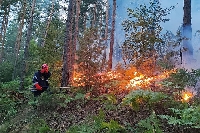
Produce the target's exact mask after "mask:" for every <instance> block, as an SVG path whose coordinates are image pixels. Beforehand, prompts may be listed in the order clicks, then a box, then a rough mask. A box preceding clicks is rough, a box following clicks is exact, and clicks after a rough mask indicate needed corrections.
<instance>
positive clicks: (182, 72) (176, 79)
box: [162, 69, 200, 90]
mask: <svg viewBox="0 0 200 133" xmlns="http://www.w3.org/2000/svg"><path fill="white" fill-rule="evenodd" d="M199 77H200V70H199V69H197V70H194V69H193V70H191V71H188V70H186V69H178V71H177V72H176V73H172V74H171V75H170V77H169V78H167V79H166V80H165V81H163V82H162V84H163V85H164V86H166V87H169V88H173V89H180V90H183V89H184V87H186V86H195V85H196V83H197V81H198V80H199Z"/></svg>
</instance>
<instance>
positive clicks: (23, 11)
mask: <svg viewBox="0 0 200 133" xmlns="http://www.w3.org/2000/svg"><path fill="white" fill-rule="evenodd" d="M26 5H27V3H26V0H24V2H23V4H22V7H21V11H20V15H19V27H18V35H17V39H16V43H15V49H14V53H15V59H14V67H13V75H12V79H14V78H15V77H16V68H17V62H18V56H19V50H20V44H21V40H22V29H23V27H24V20H25V14H26Z"/></svg>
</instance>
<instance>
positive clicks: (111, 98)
mask: <svg viewBox="0 0 200 133" xmlns="http://www.w3.org/2000/svg"><path fill="white" fill-rule="evenodd" d="M98 100H101V101H102V105H103V106H104V107H105V109H107V110H117V106H116V104H117V98H116V96H115V95H114V94H104V95H102V96H100V97H99V99H98Z"/></svg>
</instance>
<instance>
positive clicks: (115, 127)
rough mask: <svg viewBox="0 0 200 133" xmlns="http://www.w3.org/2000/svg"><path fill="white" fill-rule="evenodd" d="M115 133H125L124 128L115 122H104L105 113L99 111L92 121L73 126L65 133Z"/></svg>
mask: <svg viewBox="0 0 200 133" xmlns="http://www.w3.org/2000/svg"><path fill="white" fill-rule="evenodd" d="M101 132H104V133H117V132H125V130H124V127H123V126H121V125H120V124H118V122H117V121H114V120H110V121H109V122H106V121H105V113H104V112H103V111H102V110H100V112H99V114H98V115H97V116H94V117H93V119H92V120H89V121H87V122H86V121H85V122H84V123H83V124H81V125H74V126H72V127H70V128H69V130H68V131H67V133H101Z"/></svg>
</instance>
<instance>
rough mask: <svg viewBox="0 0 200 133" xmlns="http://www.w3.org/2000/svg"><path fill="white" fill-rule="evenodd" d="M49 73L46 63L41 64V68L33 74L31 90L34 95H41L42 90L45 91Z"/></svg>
mask: <svg viewBox="0 0 200 133" xmlns="http://www.w3.org/2000/svg"><path fill="white" fill-rule="evenodd" d="M50 76H51V73H50V72H49V68H48V65H47V64H43V65H42V68H41V69H40V70H38V71H37V72H36V73H35V74H34V76H33V84H34V86H33V88H34V90H32V92H33V94H34V96H35V97H36V96H39V95H41V93H42V92H44V91H46V90H47V88H48V87H49V83H48V79H49V78H50Z"/></svg>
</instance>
